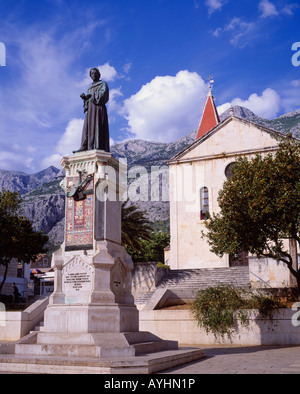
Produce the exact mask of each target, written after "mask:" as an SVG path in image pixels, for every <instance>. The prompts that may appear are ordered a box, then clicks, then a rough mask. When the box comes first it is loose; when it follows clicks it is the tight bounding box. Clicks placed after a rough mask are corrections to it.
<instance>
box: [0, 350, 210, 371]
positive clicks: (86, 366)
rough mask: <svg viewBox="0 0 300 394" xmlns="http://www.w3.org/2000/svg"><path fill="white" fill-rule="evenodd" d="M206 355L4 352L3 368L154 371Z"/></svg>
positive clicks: (176, 352)
mask: <svg viewBox="0 0 300 394" xmlns="http://www.w3.org/2000/svg"><path fill="white" fill-rule="evenodd" d="M203 357H205V353H204V350H203V349H199V348H181V349H178V350H167V351H163V352H156V353H153V354H146V355H141V356H137V357H124V358H122V357H112V358H102V359H95V358H90V357H83V358H79V359H78V358H76V357H72V358H71V357H49V356H39V357H37V356H30V355H12V354H0V371H2V372H6V373H8V372H9V373H13V372H14V373H27V374H33V373H36V374H37V373H39V374H122V375H124V374H153V373H156V372H159V371H163V370H165V369H169V368H173V367H176V366H178V365H182V364H186V363H190V362H192V361H195V360H199V359H201V358H203Z"/></svg>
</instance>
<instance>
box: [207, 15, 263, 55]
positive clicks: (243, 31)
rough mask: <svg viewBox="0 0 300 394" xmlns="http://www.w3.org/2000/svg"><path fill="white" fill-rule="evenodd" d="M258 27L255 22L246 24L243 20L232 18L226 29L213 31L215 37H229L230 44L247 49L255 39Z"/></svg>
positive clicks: (220, 28)
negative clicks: (224, 35)
mask: <svg viewBox="0 0 300 394" xmlns="http://www.w3.org/2000/svg"><path fill="white" fill-rule="evenodd" d="M255 30H256V25H255V23H254V22H246V21H245V20H243V19H242V18H238V17H235V18H232V19H231V20H230V21H229V23H227V24H226V25H225V26H224V27H217V28H216V29H215V30H213V31H211V34H212V35H213V36H214V37H221V35H223V34H227V35H229V37H230V38H229V42H230V44H232V45H234V46H238V47H241V48H243V47H245V46H246V45H248V43H249V42H250V41H251V40H253V38H254V37H255V35H254V33H255Z"/></svg>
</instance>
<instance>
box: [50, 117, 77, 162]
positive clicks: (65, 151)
mask: <svg viewBox="0 0 300 394" xmlns="http://www.w3.org/2000/svg"><path fill="white" fill-rule="evenodd" d="M82 127H83V119H71V120H70V122H69V124H68V126H67V128H66V130H65V132H64V134H63V135H62V136H61V138H60V139H59V141H58V142H57V145H56V148H55V153H53V154H52V155H51V156H48V157H46V158H45V159H44V160H43V166H44V167H49V166H50V165H54V166H55V167H58V168H60V160H61V158H62V156H65V155H69V154H71V153H72V152H73V150H76V149H79V148H80V143H81V135H82Z"/></svg>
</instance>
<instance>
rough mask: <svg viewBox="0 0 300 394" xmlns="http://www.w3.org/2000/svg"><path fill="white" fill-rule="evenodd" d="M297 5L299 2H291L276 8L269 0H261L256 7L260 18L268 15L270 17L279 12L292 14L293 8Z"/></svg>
mask: <svg viewBox="0 0 300 394" xmlns="http://www.w3.org/2000/svg"><path fill="white" fill-rule="evenodd" d="M298 7H299V4H296V3H291V4H286V5H285V6H284V7H283V8H281V9H278V8H276V6H275V5H274V4H273V3H271V1H269V0H261V2H260V3H259V5H258V9H259V11H260V16H261V18H268V17H272V16H278V15H281V14H285V15H290V16H292V15H294V10H295V9H296V8H298Z"/></svg>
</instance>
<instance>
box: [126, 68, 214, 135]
mask: <svg viewBox="0 0 300 394" xmlns="http://www.w3.org/2000/svg"><path fill="white" fill-rule="evenodd" d="M207 91H208V87H207V85H206V84H205V82H204V80H203V79H202V78H201V77H200V75H198V74H197V73H196V72H189V71H187V70H184V71H179V72H178V73H177V74H176V76H175V77H173V76H157V77H155V78H154V79H153V80H152V81H151V82H149V83H147V84H146V85H144V86H143V87H142V88H141V89H140V90H139V92H137V93H136V94H134V95H133V96H131V97H130V98H129V99H126V100H125V101H124V107H123V114H124V116H125V118H126V119H127V121H128V126H129V129H128V131H129V132H130V133H131V134H132V136H134V137H135V138H140V139H144V140H152V141H158V142H170V141H175V140H176V139H178V138H180V137H182V136H184V135H186V134H187V133H188V132H190V131H192V130H194V129H195V128H196V127H197V126H198V123H199V121H200V117H201V114H202V111H203V106H204V103H205V98H206V95H207Z"/></svg>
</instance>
